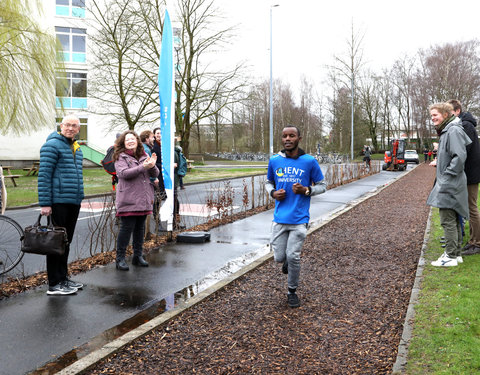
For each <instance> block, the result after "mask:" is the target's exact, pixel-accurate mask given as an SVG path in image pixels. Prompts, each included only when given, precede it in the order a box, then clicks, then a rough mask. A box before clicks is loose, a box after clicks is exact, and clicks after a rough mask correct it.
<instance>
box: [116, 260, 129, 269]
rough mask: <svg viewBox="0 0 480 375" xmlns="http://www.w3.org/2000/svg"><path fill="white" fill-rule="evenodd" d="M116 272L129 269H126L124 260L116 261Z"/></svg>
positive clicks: (126, 265)
mask: <svg viewBox="0 0 480 375" xmlns="http://www.w3.org/2000/svg"><path fill="white" fill-rule="evenodd" d="M116 266H117V270H120V271H128V270H129V269H130V268H129V267H128V264H127V262H125V259H119V260H117V264H116Z"/></svg>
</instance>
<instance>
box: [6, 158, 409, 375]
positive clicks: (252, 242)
mask: <svg viewBox="0 0 480 375" xmlns="http://www.w3.org/2000/svg"><path fill="white" fill-rule="evenodd" d="M409 168H411V167H409ZM404 173H405V172H388V171H381V172H380V173H378V174H376V175H373V176H369V177H367V178H364V179H361V180H358V181H355V182H352V183H350V184H348V185H344V186H340V187H337V188H335V189H331V190H328V191H327V192H326V193H325V194H322V195H319V196H315V197H312V203H311V208H310V216H311V220H310V223H311V226H316V225H318V224H319V223H321V222H322V221H324V220H328V218H329V217H330V216H331V215H333V214H334V213H335V212H338V211H341V210H342V209H345V208H346V207H347V206H348V205H351V204H352V203H353V202H355V201H358V200H359V199H362V197H364V196H365V195H368V194H369V193H372V192H374V191H376V190H378V188H379V187H382V186H384V185H386V184H388V183H390V182H392V181H393V180H395V179H397V178H399V177H401V175H403V174H404ZM272 217H273V211H272V210H270V211H267V212H263V213H259V214H257V215H254V216H251V217H248V218H246V219H243V220H239V221H236V222H234V223H231V224H227V225H223V226H221V227H218V228H215V229H212V230H211V231H210V237H211V239H210V241H209V242H205V243H194V244H187V243H178V242H172V243H168V244H167V245H165V246H162V247H161V248H160V249H158V250H155V251H153V252H151V253H150V254H148V256H147V260H148V262H149V264H150V266H149V267H147V268H139V267H134V266H130V271H128V272H121V271H118V270H116V269H115V265H114V264H109V265H106V266H104V267H100V268H97V269H94V270H92V271H89V272H86V273H83V274H80V275H77V276H75V280H77V281H80V282H82V283H84V284H85V286H84V288H83V290H80V291H79V292H78V293H77V294H76V295H72V296H47V295H46V294H45V292H46V289H47V287H46V286H42V287H39V288H36V289H34V290H31V291H28V292H25V293H22V294H20V295H17V296H13V297H10V298H6V299H4V300H2V301H0V337H1V338H0V374H1V375H15V374H26V373H30V372H32V371H35V370H36V369H40V368H42V367H43V370H42V371H38V372H37V373H42V374H47V373H54V372H55V371H56V370H59V369H60V368H63V367H65V366H66V365H68V364H70V363H71V362H72V361H74V360H76V359H78V358H81V357H82V356H84V355H86V354H88V353H89V352H90V351H92V350H93V349H95V348H97V347H99V346H101V345H103V344H105V343H107V342H109V340H112V339H113V338H115V337H118V336H119V335H120V334H122V333H124V332H126V331H128V330H129V329H131V328H134V327H136V326H138V325H140V324H141V323H143V322H144V321H146V320H148V319H149V318H151V317H153V316H155V315H158V314H160V313H162V312H163V311H166V310H169V309H171V308H172V307H173V306H174V305H175V303H176V301H178V300H179V299H185V298H188V297H190V296H193V295H195V294H197V293H199V292H201V291H202V290H204V289H206V288H207V287H208V286H210V285H212V284H214V283H215V282H217V281H219V280H221V279H222V278H223V277H225V275H227V274H231V273H232V272H235V271H236V270H238V269H239V268H241V267H243V266H244V265H246V264H248V263H249V262H251V261H253V260H255V259H256V258H259V257H261V256H263V255H265V254H266V253H268V252H269V248H268V242H269V232H270V226H271V221H272Z"/></svg>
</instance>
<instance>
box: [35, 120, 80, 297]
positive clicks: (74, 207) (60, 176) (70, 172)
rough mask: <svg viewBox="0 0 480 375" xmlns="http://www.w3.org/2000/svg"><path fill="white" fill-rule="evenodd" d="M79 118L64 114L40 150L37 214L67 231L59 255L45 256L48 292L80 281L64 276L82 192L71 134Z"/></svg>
mask: <svg viewBox="0 0 480 375" xmlns="http://www.w3.org/2000/svg"><path fill="white" fill-rule="evenodd" d="M79 131H80V120H79V118H78V117H77V116H75V115H68V116H65V117H64V118H63V120H62V123H61V124H60V132H56V131H55V132H53V133H51V134H50V135H49V136H48V137H47V141H46V142H45V143H44V144H43V146H42V148H41V149H40V167H39V171H38V203H39V205H40V207H41V211H40V213H41V215H44V216H50V215H51V216H52V219H53V221H54V223H55V224H56V225H58V226H60V227H64V228H66V230H67V237H68V244H67V246H66V247H65V253H64V254H63V255H47V276H48V290H47V294H48V295H67V294H74V293H76V292H77V290H78V289H82V288H83V284H81V283H79V282H76V281H73V280H70V279H69V278H68V255H69V254H70V244H71V242H72V239H73V233H74V231H75V226H76V224H77V219H78V214H79V212H80V204H81V203H82V200H83V197H84V193H83V170H82V168H83V166H82V163H83V154H82V150H81V149H80V146H79V144H78V143H77V141H75V136H76V135H77V134H78V133H79Z"/></svg>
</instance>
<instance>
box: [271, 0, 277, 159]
mask: <svg viewBox="0 0 480 375" xmlns="http://www.w3.org/2000/svg"><path fill="white" fill-rule="evenodd" d="M275 7H278V4H275V5H272V6H270V157H272V155H273V72H272V10H273V8H275Z"/></svg>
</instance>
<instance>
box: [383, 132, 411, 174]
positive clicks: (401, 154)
mask: <svg viewBox="0 0 480 375" xmlns="http://www.w3.org/2000/svg"><path fill="white" fill-rule="evenodd" d="M383 161H384V164H383V166H382V169H383V170H384V171H385V170H387V171H404V170H405V169H406V168H407V163H406V162H405V140H404V139H392V141H391V142H390V150H387V151H385V156H384V158H383Z"/></svg>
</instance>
